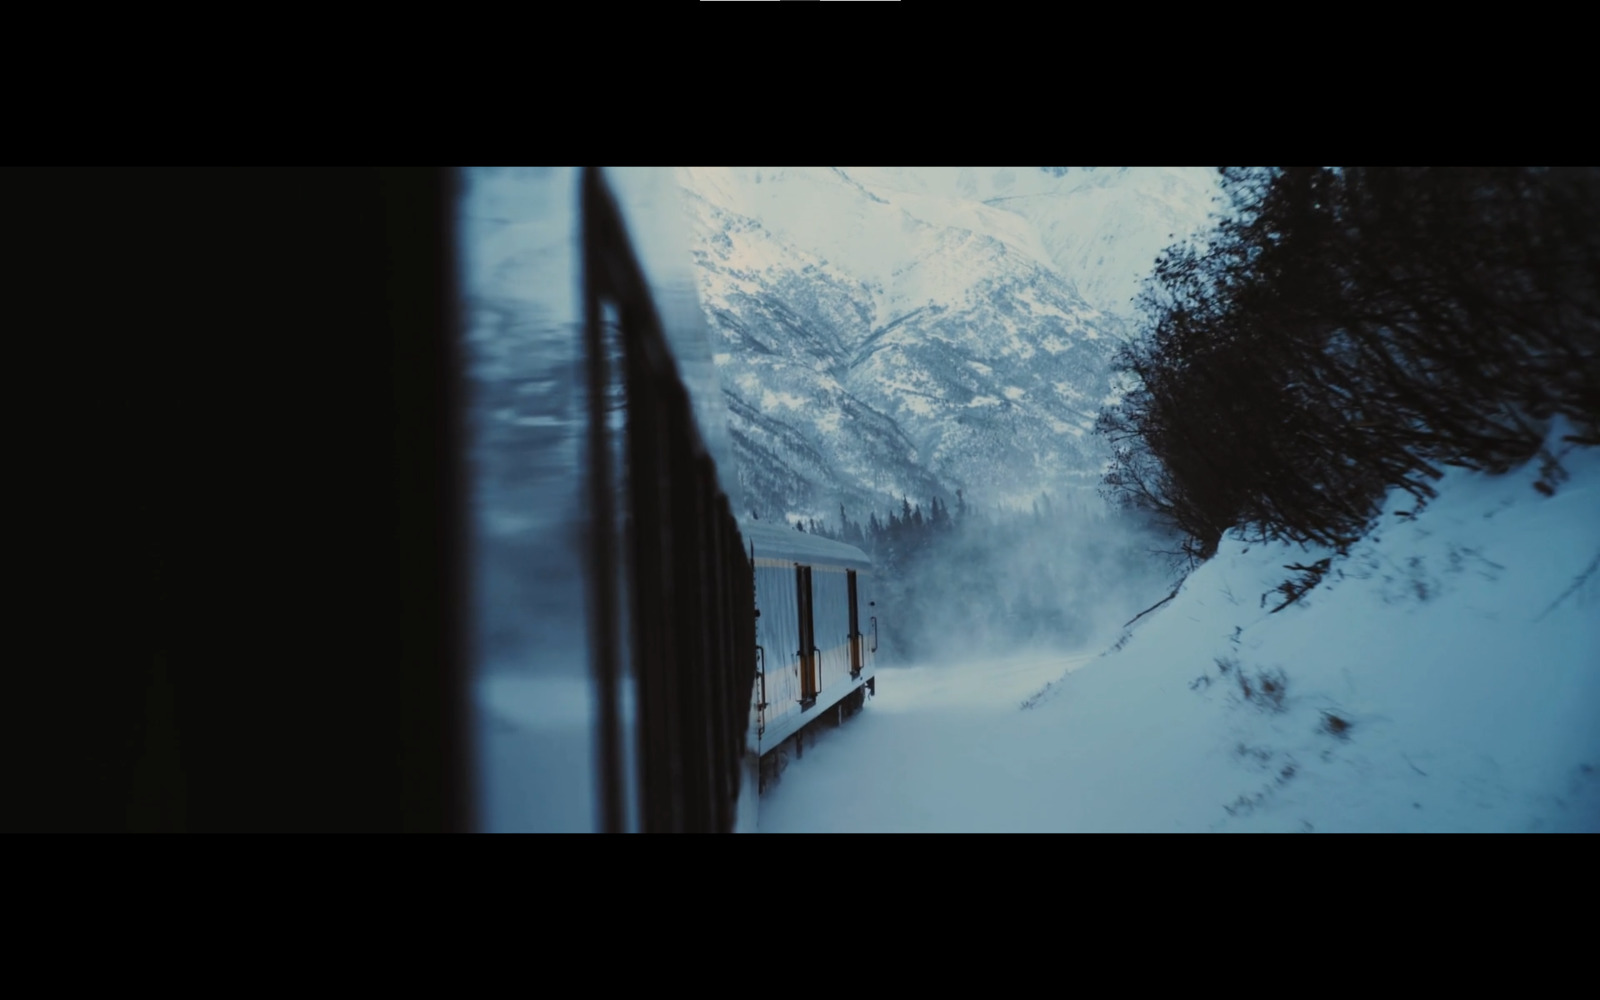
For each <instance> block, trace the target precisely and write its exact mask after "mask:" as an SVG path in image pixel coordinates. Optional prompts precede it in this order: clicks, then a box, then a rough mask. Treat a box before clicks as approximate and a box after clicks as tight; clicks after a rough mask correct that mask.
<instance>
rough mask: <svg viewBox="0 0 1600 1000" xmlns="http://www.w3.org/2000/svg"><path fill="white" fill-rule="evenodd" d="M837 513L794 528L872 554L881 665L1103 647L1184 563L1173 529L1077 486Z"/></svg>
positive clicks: (1163, 591)
mask: <svg viewBox="0 0 1600 1000" xmlns="http://www.w3.org/2000/svg"><path fill="white" fill-rule="evenodd" d="M902 514H908V515H909V516H905V517H902ZM844 516H845V518H846V520H845V522H844V524H843V525H842V526H841V525H839V524H837V523H829V522H826V521H816V520H813V521H807V522H805V524H803V525H802V527H803V528H806V529H808V530H811V531H813V532H817V533H820V534H823V535H826V536H828V537H832V538H836V539H838V540H841V541H845V542H849V543H851V544H855V545H858V546H859V547H861V548H863V549H864V550H865V551H867V552H868V553H869V554H870V555H871V556H872V557H873V561H874V564H875V566H876V576H877V581H878V594H879V595H880V596H879V599H878V605H877V608H876V611H877V616H878V628H879V637H880V639H879V641H880V647H879V657H880V658H881V660H882V662H884V663H885V664H908V663H918V664H936V663H963V662H983V661H985V660H994V659H1001V658H1009V657H1014V656H1018V655H1024V654H1035V653H1043V654H1068V653H1072V652H1076V651H1080V650H1085V649H1088V648H1092V647H1103V646H1105V645H1109V644H1111V643H1113V642H1115V640H1116V638H1117V636H1118V634H1119V633H1120V631H1121V629H1122V627H1123V626H1124V625H1125V624H1126V623H1127V622H1128V621H1129V620H1130V619H1132V618H1133V617H1134V616H1135V615H1137V614H1138V613H1139V612H1140V611H1143V610H1144V609H1146V608H1148V607H1150V606H1151V605H1152V604H1154V603H1156V602H1157V601H1159V600H1161V599H1162V598H1163V597H1165V596H1166V595H1167V594H1169V593H1171V591H1172V588H1173V587H1174V586H1175V584H1176V582H1177V580H1178V579H1179V577H1180V576H1181V572H1182V569H1183V566H1184V563H1183V562H1182V561H1181V559H1180V558H1179V557H1178V556H1177V555H1176V553H1177V551H1178V549H1179V544H1180V541H1181V540H1180V538H1179V537H1178V536H1177V535H1176V534H1174V533H1172V532H1171V531H1170V530H1166V529H1163V528H1162V527H1161V526H1160V525H1159V524H1158V523H1156V522H1155V521H1154V520H1153V519H1150V518H1148V517H1147V516H1145V515H1143V514H1140V513H1138V512H1136V511H1126V510H1119V509H1117V508H1113V507H1111V506H1109V505H1107V504H1106V503H1105V501H1104V500H1103V499H1102V498H1101V497H1099V496H1098V495H1096V494H1095V493H1091V492H1088V491H1078V492H1076V493H1069V494H1067V495H1065V496H1057V495H1053V494H1050V493H1042V494H1041V495H1040V497H1039V499H1038V500H1036V501H1034V502H1033V504H1032V505H1031V506H1030V508H1029V509H1027V510H1017V509H1004V508H991V509H989V510H981V509H979V508H978V507H976V506H974V505H969V504H968V503H967V502H966V498H965V496H964V495H963V496H960V497H958V498H957V505H956V506H955V507H954V508H947V507H945V505H944V504H943V502H942V500H940V501H938V502H935V501H934V500H933V499H932V498H930V501H929V503H928V504H927V505H926V506H924V505H923V504H915V505H913V504H912V503H911V502H910V501H909V499H907V500H903V501H902V504H901V509H900V510H899V511H887V512H885V511H872V512H870V513H869V515H868V517H867V521H866V524H865V525H862V524H861V523H860V522H857V521H855V520H853V519H850V518H849V514H848V511H846V512H845V514H844Z"/></svg>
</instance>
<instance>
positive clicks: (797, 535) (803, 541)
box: [739, 521, 872, 570]
mask: <svg viewBox="0 0 1600 1000" xmlns="http://www.w3.org/2000/svg"><path fill="white" fill-rule="evenodd" d="M739 531H740V532H741V533H743V535H744V542H745V545H746V546H747V547H748V546H752V545H753V546H754V547H755V557H756V558H757V559H782V560H786V561H792V562H797V563H804V564H805V565H808V566H847V567H849V568H851V569H865V570H870V569H871V568H872V559H871V558H870V557H869V556H868V555H867V554H866V553H865V552H862V551H861V550H860V549H858V548H856V547H855V546H854V545H846V544H845V543H843V542H836V541H834V540H833V539H831V538H823V537H822V536H821V535H812V534H808V533H806V532H804V531H796V530H795V529H794V528H792V527H789V526H787V525H784V526H782V527H780V526H779V525H778V524H777V523H776V522H767V521H741V522H739Z"/></svg>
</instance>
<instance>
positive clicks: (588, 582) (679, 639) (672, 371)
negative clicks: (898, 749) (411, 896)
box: [459, 168, 878, 832]
mask: <svg viewBox="0 0 1600 1000" xmlns="http://www.w3.org/2000/svg"><path fill="white" fill-rule="evenodd" d="M671 184H672V178H671V175H670V174H668V173H666V172H661V171H650V170H602V169H600V168H583V169H574V170H567V171H545V172H534V173H516V172H510V173H497V172H469V173H468V174H467V176H466V177H465V183H464V184H463V194H462V202H461V204H462V209H461V211H462V224H461V229H460V235H459V242H460V244H461V246H462V247H463V254H464V255H465V259H464V262H463V270H462V282H461V285H462V290H463V303H464V305H465V307H466V310H467V313H468V318H467V320H466V323H465V326H466V334H467V339H468V340H469V342H470V341H474V340H475V341H476V342H477V343H480V344H488V343H490V340H489V337H488V336H487V334H488V333H489V332H490V331H491V330H492V329H494V328H493V327H492V326H491V324H493V323H500V324H502V326H501V327H500V328H499V329H501V330H503V329H504V326H503V324H504V323H505V317H506V316H508V315H524V314H544V315H550V316H553V318H554V320H555V322H553V323H551V324H550V325H549V326H548V327H547V328H546V330H547V335H545V334H541V335H540V336H541V337H542V338H543V339H538V340H530V341H529V342H527V343H526V346H525V353H524V354H523V355H520V356H514V357H508V358H507V359H506V361H505V365H506V366H507V367H506V368H505V371H506V372H510V373H511V374H512V377H510V378H509V379H507V381H511V382H517V383H518V384H520V385H522V386H525V387H532V389H531V390H530V392H529V393H528V394H527V396H534V397H538V393H540V392H545V391H548V392H549V393H550V394H551V395H550V400H551V402H550V403H549V407H548V409H547V411H545V412H542V413H541V412H532V413H530V414H529V415H528V416H525V417H524V416H512V417H510V418H509V419H503V417H504V414H518V413H521V412H523V411H522V410H518V409H516V408H517V407H526V406H529V405H531V404H529V403H527V402H526V398H527V396H525V397H523V398H513V397H507V399H506V400H505V402H506V404H507V405H506V406H505V407H501V408H494V407H499V404H498V403H495V404H492V406H486V409H487V410H488V412H483V413H480V414H479V417H480V420H481V422H482V423H483V424H485V425H492V426H504V425H506V424H511V425H515V424H516V423H517V421H519V420H520V421H522V422H523V423H525V424H527V425H529V426H530V427H532V428H535V430H531V431H530V432H529V433H528V434H527V435H526V436H524V437H521V438H516V439H515V441H516V443H515V444H514V445H512V444H507V445H505V446H504V447H500V448H498V449H496V450H493V451H491V452H485V453H484V455H483V456H482V458H481V461H480V470H481V469H482V468H485V467H486V468H488V470H489V471H488V472H482V471H480V475H485V476H488V477H491V478H492V476H493V475H494V474H495V471H494V470H495V469H496V468H501V467H503V471H504V472H505V474H506V476H507V477H511V476H512V475H516V476H522V477H524V478H526V477H527V476H528V475H529V473H528V472H527V471H526V470H527V469H530V468H531V469H533V470H534V472H533V473H532V475H533V476H534V482H533V484H532V486H531V487H521V489H522V492H519V493H517V494H516V495H515V498H514V499H515V503H514V504H513V503H510V502H507V503H504V504H502V505H501V506H502V508H504V509H506V510H514V511H515V512H516V514H517V516H518V518H519V519H520V520H521V521H522V522H528V523H532V524H533V525H534V527H532V528H528V527H527V525H526V524H522V526H521V527H517V528H507V529H506V533H505V534H504V535H503V536H496V535H494V531H495V530H496V529H495V526H494V524H492V523H491V524H487V525H485V526H484V530H483V531H482V532H481V533H480V536H481V537H480V539H479V543H478V552H479V553H480V554H481V555H482V557H483V558H482V560H480V561H493V560H502V561H503V560H505V559H506V558H507V556H506V553H508V552H510V553H522V554H524V555H523V557H522V558H523V560H524V562H523V563H522V564H520V565H518V566H517V567H514V574H520V575H522V576H524V577H526V576H528V575H532V576H534V577H536V578H537V579H538V580H539V581H543V583H542V584H541V585H540V586H539V587H538V588H537V589H536V593H535V594H534V595H533V596H532V597H531V598H518V600H519V602H521V603H519V604H518V605H517V606H515V607H514V608H512V609H511V616H519V617H520V619H521V620H523V621H526V620H527V618H528V616H529V615H530V614H535V615H537V616H538V621H537V622H536V623H535V628H536V632H537V635H536V638H534V639H530V640H528V641H526V642H524V643H522V644H520V645H517V644H512V646H511V647H510V648H509V649H507V650H504V651H502V652H500V653H495V652H488V653H485V654H484V655H482V656H481V657H480V658H479V663H478V664H477V665H476V668H475V670H474V676H473V684H474V688H475V694H476V696H475V698H474V706H475V711H476V713H477V714H476V716H475V718H476V723H475V731H476V732H477V733H478V734H479V735H478V739H477V744H476V754H477V761H478V767H477V772H476V773H477V782H476V795H477V801H478V813H477V816H478V819H477V823H476V826H477V828H478V829H485V830H506V831H511V830H565V831H595V832H736V831H750V830H754V829H756V828H757V826H758V822H759V815H758V809H757V800H758V798H759V796H760V794H761V793H762V792H763V791H764V790H765V789H766V788H767V787H768V785H769V784H770V782H771V781H772V779H773V778H774V777H775V776H776V775H777V773H778V772H779V771H780V770H781V768H782V766H783V764H784V762H785V759H786V757H787V755H788V752H789V751H788V748H791V747H793V748H797V749H798V746H797V741H799V740H801V739H803V738H804V736H805V734H806V732H807V730H808V729H810V728H811V727H813V726H816V725H826V724H834V723H838V722H840V721H842V720H843V719H844V718H845V717H847V716H848V715H851V714H854V713H855V712H856V711H858V710H859V709H860V708H862V707H863V706H864V705H865V703H866V701H867V699H868V698H870V697H872V696H874V695H875V694H876V692H877V687H876V678H877V652H878V638H877V636H878V608H877V598H876V592H875V589H874V583H873V565H872V561H871V559H870V558H869V557H868V556H867V555H866V554H865V553H863V552H861V551H860V550H859V549H857V548H855V547H853V546H850V545H846V544H844V543H841V542H837V541H833V540H831V539H827V538H823V537H820V536H817V535H813V534H809V533H806V532H803V531H797V530H795V529H794V528H792V527H790V526H788V525H786V524H780V523H777V522H771V521H763V520H761V519H759V518H758V517H756V516H754V515H753V513H751V512H746V513H745V516H744V517H742V518H741V517H737V516H736V515H735V511H737V510H740V508H741V507H742V506H743V504H742V497H741V492H740V486H739V482H738V478H737V475H736V470H735V468H734V462H733V454H732V439H731V434H730V432H729V430H728V427H727V418H726V407H725V404H724V402H723V396H722V392H721V387H720V383H719V382H718V379H717V375H716V370H715V363H714V359H713V358H712V356H711V351H710V339H709V336H708V332H707V329H706V326H705V319H704V315H703V313H702V312H701V307H700V304H699V300H698V295H697V291H696V288H695V282H694V276H693V272H692V270H691V268H690V264H689V259H688V253H687V244H686V241H685V240H684V234H683V231H682V229H681V224H680V222H679V219H680V216H678V215H677V212H678V206H679V203H678V201H677V196H676V192H675V190H672V189H671ZM574 188H576V191H574ZM574 194H576V195H577V197H576V198H574V197H573V195H574ZM517 211H520V212H522V213H524V214H523V215H521V216H518V215H516V214H514V213H515V212H517ZM517 227H523V228H517ZM541 240H542V243H541V242H540V241H541ZM529 260H534V261H537V262H538V263H539V266H540V271H539V273H538V274H537V280H534V279H533V278H530V277H527V276H526V273H527V272H526V268H527V263H526V262H527V261H529ZM564 284H566V285H569V286H570V287H576V288H578V289H580V294H579V295H578V296H576V297H571V296H567V295H565V294H564V293H565V289H564V288H563V285H564ZM574 329H577V330H580V331H581V335H580V336H579V337H578V338H572V337H571V336H570V333H568V331H571V330H574ZM574 339H576V341H577V342H576V343H574V342H573V340H574ZM505 340H506V338H504V337H503V336H501V337H500V339H499V340H497V341H495V342H494V343H497V344H499V345H500V348H499V349H504V348H505ZM519 366H520V367H519ZM561 371H565V372H569V373H571V375H572V376H574V377H575V378H574V380H575V381H577V380H581V387H582V391H581V392H567V391H566V389H564V388H563V387H562V386H561V385H560V384H559V382H558V378H557V376H556V375H554V374H553V373H555V372H561ZM558 395H559V398H557V397H558ZM538 398H543V397H538ZM496 420H499V421H500V423H498V424H496V423H495V421H496ZM506 433H508V434H512V433H515V429H514V427H513V428H512V429H511V430H507V431H506ZM497 463H498V464H497ZM574 465H577V466H578V468H576V469H575V468H574ZM575 471H576V472H581V476H577V477H575V476H574V475H572V473H573V472H575ZM541 477H542V478H541ZM580 483H581V489H574V486H575V485H579V484H580ZM485 516H486V517H488V519H489V520H490V521H493V519H494V517H495V515H494V514H492V513H491V514H489V515H485ZM574 538H577V539H581V540H582V541H581V544H580V545H576V546H574V545H572V544H570V542H571V540H572V539H574ZM530 539H531V540H530ZM508 572H509V571H508ZM578 581H581V582H582V584H583V586H582V587H581V588H578V587H574V586H573V584H574V583H575V582H578ZM478 592H479V594H480V604H484V603H485V602H487V603H488V604H490V605H492V604H493V603H494V602H495V601H497V600H499V595H500V593H501V589H500V585H499V584H497V583H495V582H494V581H493V580H487V581H486V582H485V583H484V584H483V585H482V586H480V587H479V588H478ZM491 610H492V608H491ZM514 627H520V626H517V625H516V624H515V623H512V624H508V625H507V628H514Z"/></svg>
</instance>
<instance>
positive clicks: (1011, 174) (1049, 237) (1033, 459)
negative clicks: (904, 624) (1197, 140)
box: [679, 168, 1215, 517]
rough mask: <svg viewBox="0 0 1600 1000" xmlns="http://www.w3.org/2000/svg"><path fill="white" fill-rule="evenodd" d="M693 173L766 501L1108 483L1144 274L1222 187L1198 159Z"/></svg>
mask: <svg viewBox="0 0 1600 1000" xmlns="http://www.w3.org/2000/svg"><path fill="white" fill-rule="evenodd" d="M679 178H680V182H681V183H682V185H683V188H684V190H685V191H686V192H687V194H688V202H689V207H690V213H691V219H692V226H693V246H694V255H695V260H696V264H697V266H698V275H699V283H700V293H701V298H702V300H703V302H704V304H705V307H706V311H707V317H708V320H709V322H710V325H711V329H712V336H713V339H714V347H713V350H714V351H715V352H716V362H717V365H718V369H719V371H720V372H721V376H722V385H723V388H724V391H725V393H726V394H727V397H728V404H729V410H730V430H731V432H732V436H733V441H734V450H735V454H736V455H737V459H738V464H739V466H740V475H741V479H742V484H743V487H744V490H745V492H746V495H747V501H748V502H749V503H750V504H751V505H752V506H755V507H758V508H761V509H763V510H765V511H767V512H769V514H770V515H786V516H797V515H812V514H822V515H826V514H828V513H830V512H836V511H837V509H838V504H839V503H841V502H842V503H845V504H846V505H847V506H854V507H856V508H857V510H856V512H855V513H854V514H853V516H858V517H859V516H864V515H863V514H862V513H861V508H862V507H863V506H871V507H876V508H878V509H880V510H881V509H883V508H884V507H886V506H888V505H889V504H891V503H894V502H897V501H898V498H899V497H900V496H902V495H905V496H909V497H911V498H913V499H914V500H920V501H922V502H926V501H927V499H928V498H929V497H930V496H932V495H934V494H941V495H943V496H945V497H946V498H948V497H949V496H950V495H951V494H953V493H954V491H955V490H956V489H965V490H966V491H967V492H968V495H969V496H970V497H972V498H973V499H974V500H975V501H976V502H979V503H983V504H1002V505H1006V504H1018V503H1022V504H1025V503H1026V502H1027V501H1028V500H1029V499H1031V498H1032V497H1034V496H1037V495H1038V493H1039V492H1041V491H1043V490H1062V489H1071V488H1073V487H1074V486H1088V485H1092V484H1093V483H1094V482H1095V481H1096V480H1097V478H1098V475H1099V470H1100V468H1101V465H1102V461H1103V456H1102V455H1101V453H1100V450H1099V445H1098V443H1097V442H1096V441H1095V440H1094V439H1093V437H1092V435H1090V433H1089V431H1090V428H1091V427H1092V425H1093V422H1094V418H1095V415H1096V413H1097V412H1098V410H1099V408H1100V405H1101V403H1102V401H1103V400H1104V399H1105V398H1106V396H1107V395H1108V393H1109V392H1110V391H1111V384H1110V381H1109V370H1108V363H1109V361H1110V356H1111V353H1112V351H1113V350H1114V348H1115V346H1116V344H1117V342H1118V338H1120V337H1122V336H1125V335H1126V334H1127V332H1128V317H1129V310H1128V308H1127V306H1128V303H1127V301H1126V300H1127V299H1128V298H1129V296H1131V294H1132V292H1131V291H1130V289H1133V288H1136V287H1137V284H1138V282H1139V281H1141V280H1142V278H1143V276H1144V275H1145V274H1146V273H1148V271H1149V269H1150V264H1151V262H1152V261H1153V260H1154V258H1155V256H1156V254H1157V253H1158V252H1159V250H1160V249H1161V247H1163V246H1165V245H1167V244H1169V243H1171V242H1173V239H1175V238H1182V237H1187V236H1189V235H1190V234H1192V233H1193V232H1194V231H1195V230H1196V229H1197V228H1198V227H1199V226H1200V225H1201V224H1202V223H1203V222H1204V220H1205V217H1206V215H1207V213H1208V212H1209V211H1210V210H1211V208H1212V203H1211V196H1212V194H1213V193H1214V191H1215V180H1214V179H1213V177H1212V174H1211V172H1208V171H1205V170H1201V169H1184V170H1150V171H1143V170H1124V171H1109V172H1108V171H1078V170H1058V169H1055V168H1050V169H1043V170H1041V169H1037V168H1028V169H1020V168H1018V169H1012V168H1001V169H994V170H973V169H963V170H957V169H891V168H849V169H842V168H795V169H709V168H688V169H684V170H682V171H680V172H679ZM1168 234H1175V235H1173V236H1169V235H1168Z"/></svg>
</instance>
